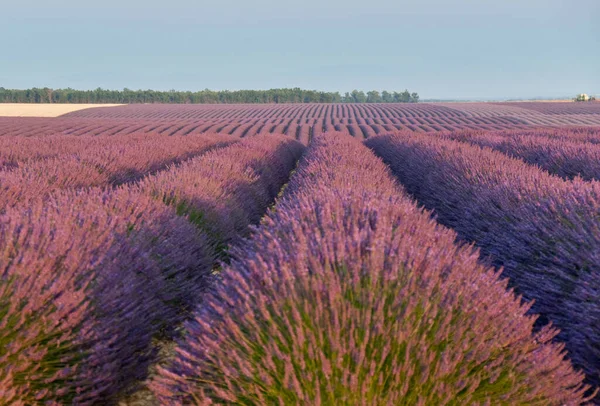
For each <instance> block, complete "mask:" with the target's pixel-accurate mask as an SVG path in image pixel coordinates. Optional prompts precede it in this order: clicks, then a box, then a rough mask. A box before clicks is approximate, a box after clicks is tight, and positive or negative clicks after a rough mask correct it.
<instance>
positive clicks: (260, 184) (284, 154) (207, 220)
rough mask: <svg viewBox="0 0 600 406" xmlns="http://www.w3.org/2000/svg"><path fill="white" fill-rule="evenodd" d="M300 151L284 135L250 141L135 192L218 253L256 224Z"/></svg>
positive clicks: (156, 179)
mask: <svg viewBox="0 0 600 406" xmlns="http://www.w3.org/2000/svg"><path fill="white" fill-rule="evenodd" d="M303 151H304V146H303V145H302V144H300V143H299V142H297V141H295V140H293V139H290V138H289V137H286V136H284V135H274V134H267V135H261V136H256V137H252V138H247V139H244V140H243V141H241V142H239V143H236V144H233V145H231V146H229V147H227V148H224V149H221V150H218V151H212V152H209V153H207V154H205V155H203V156H202V157H198V158H195V159H191V160H189V161H188V162H184V163H183V164H181V165H179V166H174V167H172V168H170V170H167V171H162V172H160V173H158V174H156V175H154V176H149V177H147V178H145V179H144V180H143V181H142V182H140V184H139V186H138V187H139V189H140V190H141V191H142V192H143V193H145V194H147V195H150V196H153V197H155V198H157V199H160V200H162V201H163V202H165V203H166V204H169V205H172V206H174V207H175V208H176V209H177V212H178V213H179V214H182V215H187V216H188V218H189V219H190V220H191V221H192V222H193V223H195V224H196V225H197V226H198V227H200V228H201V229H202V230H203V231H205V232H206V233H207V235H208V236H209V237H210V238H211V239H212V240H213V241H214V242H215V244H216V245H217V246H218V247H217V248H218V249H219V250H222V249H224V248H225V247H226V246H227V244H229V243H230V242H231V241H233V240H234V239H235V238H236V237H237V236H238V235H241V234H244V233H245V232H246V231H247V228H248V225H249V224H252V223H257V222H258V221H259V220H260V218H261V216H262V215H263V214H264V212H265V211H266V210H267V208H268V206H269V204H271V202H272V201H273V199H274V198H275V197H276V196H277V193H278V192H279V190H280V188H281V186H282V185H283V184H284V183H285V182H286V181H287V179H288V178H289V174H290V171H291V170H292V169H294V167H295V165H296V162H297V160H298V159H299V157H300V156H301V154H302V152H303Z"/></svg>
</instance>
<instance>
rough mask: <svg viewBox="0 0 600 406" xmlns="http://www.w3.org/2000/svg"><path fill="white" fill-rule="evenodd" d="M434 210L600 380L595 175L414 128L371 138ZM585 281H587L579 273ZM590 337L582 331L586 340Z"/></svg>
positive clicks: (599, 191)
mask: <svg viewBox="0 0 600 406" xmlns="http://www.w3.org/2000/svg"><path fill="white" fill-rule="evenodd" d="M367 145H368V146H370V147H371V148H372V149H373V150H374V151H375V152H376V153H377V154H378V155H380V156H381V157H382V158H383V159H384V160H385V161H386V162H387V163H388V164H389V165H390V166H391V168H392V170H393V172H394V173H395V174H396V175H397V176H398V178H399V179H400V180H401V182H402V183H403V184H404V185H405V187H406V188H407V190H408V191H409V192H410V193H412V194H414V196H415V197H417V199H418V200H419V202H420V203H422V204H423V205H424V206H425V207H426V208H429V209H435V213H436V216H437V219H438V220H439V221H440V222H441V223H442V224H444V225H447V226H449V227H452V228H454V229H455V230H456V232H457V233H458V235H459V236H460V237H461V238H462V239H465V240H469V241H474V242H475V243H476V244H477V245H478V246H479V247H481V249H482V252H483V253H484V254H485V255H488V256H490V257H491V258H492V260H493V261H494V262H495V264H497V265H502V266H504V276H507V277H509V278H510V281H511V284H512V285H513V286H515V287H516V288H517V289H518V291H519V292H521V293H522V294H523V295H524V296H525V297H526V298H527V299H530V300H531V299H534V300H535V304H534V305H533V309H534V310H535V311H536V312H538V313H541V314H542V315H543V316H544V319H545V320H546V321H547V320H551V321H552V322H553V323H554V324H555V325H557V326H558V327H559V328H561V330H562V333H561V335H560V338H561V339H562V340H564V341H565V342H566V344H567V349H568V350H569V354H570V357H571V358H572V360H573V362H574V364H575V365H577V366H580V367H582V368H583V369H584V370H585V372H586V374H587V377H588V379H589V381H590V382H592V383H594V384H597V383H598V382H600V363H598V362H597V360H596V359H597V358H596V356H592V355H591V354H596V353H597V348H598V347H599V346H600V335H598V334H595V331H597V326H598V325H600V319H598V318H597V317H598V316H599V314H598V312H597V311H596V310H595V308H596V303H595V301H591V300H590V299H589V298H590V297H593V293H594V292H595V289H596V288H595V283H596V282H594V281H595V280H596V279H597V278H598V270H599V269H600V222H599V221H598V219H599V216H598V214H599V213H600V183H598V182H584V181H582V180H581V179H574V180H572V181H565V180H563V179H561V178H559V177H556V176H551V175H549V174H548V173H546V172H544V171H541V170H540V169H539V168H536V167H534V166H531V165H527V164H526V163H524V162H523V161H521V160H518V159H514V158H510V157H508V156H506V155H504V154H502V153H500V152H497V151H493V150H490V149H488V148H480V147H478V146H473V145H469V144H466V143H461V142H457V141H451V140H443V139H436V138H433V137H429V136H421V135H416V134H396V135H385V136H378V137H375V138H373V139H370V140H368V141H367ZM583 281H585V282H583ZM582 334H583V336H585V337H586V339H585V340H583V339H582Z"/></svg>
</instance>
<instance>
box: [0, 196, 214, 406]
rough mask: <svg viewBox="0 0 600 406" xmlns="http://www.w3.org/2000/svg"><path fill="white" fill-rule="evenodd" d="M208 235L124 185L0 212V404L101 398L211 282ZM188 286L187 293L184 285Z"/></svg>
mask: <svg viewBox="0 0 600 406" xmlns="http://www.w3.org/2000/svg"><path fill="white" fill-rule="evenodd" d="M212 263H213V257H212V254H211V252H210V251H209V250H207V249H206V239H205V238H204V237H203V236H202V235H201V234H199V233H198V231H197V230H196V228H195V227H193V226H192V225H190V224H189V223H188V222H187V221H186V220H185V219H183V218H181V217H179V216H177V215H176V214H175V213H174V212H173V211H172V210H171V209H169V208H167V207H165V206H164V205H162V204H160V203H158V202H155V201H154V200H152V199H150V198H146V197H144V196H143V195H140V194H137V193H131V192H130V191H128V190H125V189H124V190H120V191H113V192H111V193H108V192H102V191H99V190H92V191H90V192H86V193H83V192H79V193H74V192H73V193H64V194H59V195H57V196H55V197H53V198H51V199H50V200H49V201H47V202H45V203H43V202H41V201H37V202H36V203H35V204H33V205H32V206H31V207H30V208H29V209H27V210H16V209H11V210H8V211H7V212H6V213H5V214H4V215H2V216H0V277H1V279H0V314H1V315H2V317H1V321H0V343H1V344H2V345H0V403H2V404H24V405H25V404H28V405H29V404H98V403H102V404H106V403H109V402H110V400H111V399H114V397H115V396H116V395H117V394H118V393H119V392H120V391H122V390H123V389H125V388H126V387H127V386H128V385H130V384H132V383H133V382H135V381H136V380H139V379H142V378H144V377H145V375H146V371H147V366H148V363H149V362H150V360H151V359H152V357H153V353H154V349H153V348H152V345H151V339H152V337H153V336H155V335H156V334H158V333H159V332H160V331H161V330H162V329H164V328H166V326H168V325H170V324H171V323H173V321H174V320H177V319H179V320H181V318H182V316H181V315H180V312H181V308H182V307H183V306H185V304H186V303H191V301H192V298H195V297H196V295H197V294H198V289H200V290H202V287H203V286H204V285H205V284H206V283H207V281H208V279H209V278H210V274H211V269H212ZM192 288H193V289H192Z"/></svg>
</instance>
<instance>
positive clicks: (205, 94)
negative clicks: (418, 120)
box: [0, 87, 419, 104]
mask: <svg viewBox="0 0 600 406" xmlns="http://www.w3.org/2000/svg"><path fill="white" fill-rule="evenodd" d="M418 101H419V95H418V94H417V93H410V92H409V91H408V90H405V91H403V92H388V91H385V90H384V91H382V92H381V93H380V92H379V91H377V90H372V91H370V92H366V93H365V92H363V91H360V90H353V91H352V92H346V93H345V94H344V95H342V94H340V93H339V92H320V91H317V90H303V89H299V88H294V89H270V90H234V91H229V90H220V91H214V90H208V89H206V90H200V91H198V92H180V91H175V90H170V91H168V92H163V91H156V90H131V89H127V88H125V89H123V90H106V89H101V88H98V89H96V90H75V89H71V88H68V89H49V88H47V87H45V88H32V89H24V90H19V89H17V90H15V89H5V88H3V87H0V103H173V104H195V103H206V104H211V103H212V104H217V103H223V104H227V103H229V104H231V103H416V102H418Z"/></svg>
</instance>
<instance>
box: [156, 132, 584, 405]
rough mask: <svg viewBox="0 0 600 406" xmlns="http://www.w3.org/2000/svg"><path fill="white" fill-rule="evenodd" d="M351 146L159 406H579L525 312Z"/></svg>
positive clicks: (319, 158) (242, 274)
mask: <svg viewBox="0 0 600 406" xmlns="http://www.w3.org/2000/svg"><path fill="white" fill-rule="evenodd" d="M455 240H456V234H455V233H454V232H453V231H451V230H448V229H446V228H444V227H442V226H439V225H438V224H437V223H436V222H435V221H433V220H432V219H431V218H430V215H429V213H428V212H424V211H422V210H421V209H419V208H417V206H416V204H415V203H414V202H413V201H412V200H411V199H409V198H408V197H407V195H406V194H405V193H404V191H403V190H402V189H401V188H400V187H399V186H398V185H397V184H396V183H395V181H394V180H393V179H392V176H391V174H390V172H389V171H388V169H387V168H386V167H385V165H384V164H383V162H382V161H380V160H379V159H377V158H376V157H375V156H374V155H373V154H372V153H370V152H369V150H368V149H367V148H366V147H364V146H363V145H361V144H360V143H359V142H357V141H356V140H353V139H352V138H351V137H347V136H343V135H336V134H333V135H323V136H321V137H317V138H316V139H315V140H314V141H313V143H312V144H311V146H310V147H309V150H308V152H307V153H306V154H305V159H304V160H303V161H302V162H301V164H300V166H299V168H298V170H297V171H296V173H295V174H294V176H293V177H292V179H291V181H290V183H289V184H288V186H287V187H286V189H285V193H284V195H283V197H282V198H281V199H280V200H279V201H278V203H277V204H276V206H275V209H274V210H273V211H271V212H270V213H269V214H268V215H267V217H266V218H265V219H263V221H262V223H261V226H260V227H259V228H258V229H256V231H255V233H254V235H253V236H252V237H251V238H250V239H249V240H247V241H245V242H244V243H242V244H240V245H239V246H238V248H237V249H235V251H234V253H233V255H234V258H235V260H234V261H232V263H231V265H230V266H226V267H225V269H224V270H223V272H222V273H221V274H220V278H219V280H218V282H217V285H216V287H215V289H214V290H212V291H211V292H209V293H208V294H207V296H206V299H205V300H204V301H203V303H202V304H201V305H200V307H199V308H198V309H197V311H196V312H195V318H194V319H193V320H192V321H190V322H188V323H187V324H186V330H187V333H186V335H185V337H184V339H183V340H181V342H180V343H179V345H178V348H177V350H176V358H175V359H174V360H173V361H172V363H171V364H170V365H169V366H167V367H166V368H162V369H160V373H159V376H158V377H156V378H155V379H154V380H153V381H152V383H151V388H152V390H153V392H154V393H155V395H156V397H157V398H158V399H159V400H160V403H161V404H165V405H170V404H194V403H196V404H209V403H210V404H212V403H211V402H215V403H217V404H248V405H250V404H298V405H306V404H311V405H312V404H315V405H316V404H377V405H381V404H421V405H433V404H435V405H442V404H545V405H546V404H550V405H562V404H580V403H581V402H582V401H583V396H584V395H583V393H584V392H585V390H586V387H585V386H583V385H582V380H583V375H582V374H581V373H577V372H575V371H574V370H573V368H572V367H571V365H570V363H569V362H568V361H565V360H564V352H563V347H562V345H558V344H554V343H552V338H553V337H554V335H555V334H556V331H554V330H553V329H552V328H548V327H546V328H543V329H541V331H539V332H537V333H533V332H532V330H533V325H534V323H535V317H532V316H529V315H527V314H526V313H527V311H528V310H529V307H528V306H527V305H523V304H522V303H521V300H520V299H519V298H518V297H515V296H514V294H513V293H512V292H511V291H509V290H506V281H502V280H500V279H499V278H498V274H496V273H495V272H494V270H493V268H490V267H487V266H484V265H481V263H480V262H479V255H478V252H477V251H476V250H475V249H473V247H471V246H459V245H456V244H455Z"/></svg>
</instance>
